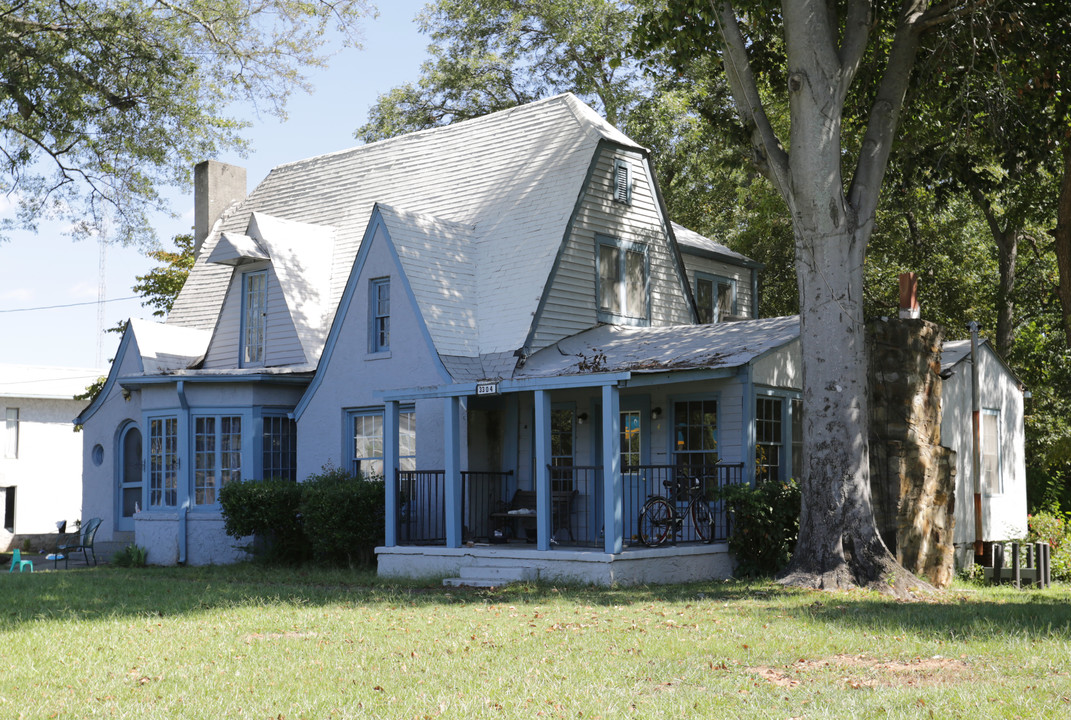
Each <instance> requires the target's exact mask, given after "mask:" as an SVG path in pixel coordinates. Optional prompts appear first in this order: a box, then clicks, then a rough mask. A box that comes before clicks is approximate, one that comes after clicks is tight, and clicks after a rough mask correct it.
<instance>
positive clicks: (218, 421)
mask: <svg viewBox="0 0 1071 720" xmlns="http://www.w3.org/2000/svg"><path fill="white" fill-rule="evenodd" d="M193 446H194V447H193V504H194V505H215V504H216V501H217V499H218V494H219V489H220V488H221V487H223V486H224V485H226V484H227V483H229V482H238V481H240V480H241V479H242V418H241V416H239V415H222V416H219V417H215V416H212V417H196V418H194V420H193Z"/></svg>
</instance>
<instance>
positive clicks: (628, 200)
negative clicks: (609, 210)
mask: <svg viewBox="0 0 1071 720" xmlns="http://www.w3.org/2000/svg"><path fill="white" fill-rule="evenodd" d="M614 202H619V203H624V204H626V205H631V204H632V168H630V167H629V164H628V163H627V162H625V161H624V160H614Z"/></svg>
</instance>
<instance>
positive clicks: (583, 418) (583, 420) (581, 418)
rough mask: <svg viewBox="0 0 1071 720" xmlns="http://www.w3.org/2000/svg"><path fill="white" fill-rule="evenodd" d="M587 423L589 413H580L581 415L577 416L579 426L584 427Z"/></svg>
mask: <svg viewBox="0 0 1071 720" xmlns="http://www.w3.org/2000/svg"><path fill="white" fill-rule="evenodd" d="M587 421H588V414H587V413H580V414H579V415H577V416H576V422H577V423H578V424H579V425H583V424H584V423H586V422H587Z"/></svg>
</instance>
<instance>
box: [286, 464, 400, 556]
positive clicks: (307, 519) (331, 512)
mask: <svg viewBox="0 0 1071 720" xmlns="http://www.w3.org/2000/svg"><path fill="white" fill-rule="evenodd" d="M302 490H303V492H302V496H301V517H302V520H303V522H304V525H305V533H306V535H307V536H308V538H309V543H310V544H311V546H312V550H313V553H314V554H315V556H316V558H317V559H319V560H323V561H325V562H328V563H331V564H338V565H346V566H350V567H352V566H354V565H371V564H373V563H374V562H375V547H376V545H379V544H381V543H382V542H383V534H384V514H383V504H384V486H383V481H382V480H380V479H375V480H364V479H361V478H359V477H354V476H353V475H350V474H349V473H348V472H346V471H345V470H342V469H339V468H330V467H324V468H323V471H322V472H321V473H320V474H318V475H311V476H310V477H309V478H308V479H307V480H306V481H305V482H304V483H302Z"/></svg>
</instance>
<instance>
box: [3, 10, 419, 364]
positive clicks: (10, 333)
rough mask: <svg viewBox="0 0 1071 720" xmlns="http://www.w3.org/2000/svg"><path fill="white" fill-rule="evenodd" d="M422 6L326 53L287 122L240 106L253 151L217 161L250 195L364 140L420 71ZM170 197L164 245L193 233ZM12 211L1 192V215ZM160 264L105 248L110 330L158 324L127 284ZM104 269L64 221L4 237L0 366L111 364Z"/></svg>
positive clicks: (390, 16) (367, 27)
mask: <svg viewBox="0 0 1071 720" xmlns="http://www.w3.org/2000/svg"><path fill="white" fill-rule="evenodd" d="M424 2H425V0H387V1H386V2H381V3H380V4H379V5H380V12H379V17H378V18H376V19H375V20H370V19H368V20H366V21H365V24H364V48H363V49H362V50H345V51H343V52H341V53H339V54H337V55H335V56H334V57H332V58H331V59H330V61H329V62H330V65H329V66H328V68H326V69H324V70H322V71H316V72H312V73H309V77H310V80H311V82H312V84H313V88H314V89H313V93H312V94H311V95H306V94H303V93H296V94H295V95H293V96H292V97H291V99H290V102H289V104H288V118H287V120H286V122H280V121H279V120H277V119H276V118H274V117H271V116H263V117H260V118H258V117H256V116H255V114H254V112H253V110H252V108H247V109H244V112H243V109H242V108H239V109H236V111H235V114H236V115H238V116H239V117H244V118H245V119H248V120H250V121H251V122H252V123H253V126H252V127H251V128H249V129H248V130H247V131H246V133H245V135H246V137H247V138H248V139H249V140H250V145H251V152H250V153H249V154H248V155H247V156H245V157H242V156H240V155H238V154H233V155H229V154H223V155H220V156H219V157H216V158H211V159H216V160H221V161H223V162H228V163H232V164H235V165H241V166H243V167H245V168H246V172H247V187H248V189H249V190H250V191H252V189H253V188H254V187H256V185H257V184H258V183H259V182H260V181H261V180H263V179H264V177H265V176H266V175H267V174H268V171H269V170H271V169H272V168H273V167H275V166H276V165H280V164H282V163H285V162H291V161H294V160H300V159H302V158H307V157H312V156H315V155H322V154H324V153H329V152H334V151H336V150H342V149H344V148H348V147H353V146H354V145H356V144H358V143H357V141H356V140H354V138H353V131H354V130H356V129H357V128H358V127H359V126H360V125H362V124H363V123H364V121H365V118H366V116H367V113H368V108H369V107H370V106H371V105H372V104H373V103H374V102H375V100H376V97H377V96H378V95H380V94H382V93H385V92H387V91H388V90H390V89H391V88H392V87H394V86H396V85H399V84H401V83H403V82H406V81H414V80H416V78H417V77H418V75H419V71H420V65H421V63H422V62H423V61H424V60H425V59H426V57H427V51H426V47H427V44H428V38H427V37H426V36H424V35H421V34H420V32H419V30H418V29H417V26H416V24H415V23H413V22H412V20H413V18H414V17H415V16H416V14H417V13H418V12H419V11H420V9H421V7H423V5H424ZM205 159H210V158H205ZM167 197H168V198H171V203H172V210H173V211H174V212H175V213H178V217H177V218H169V217H166V216H163V217H160V219H159V222H157V223H156V232H157V236H158V237H159V238H160V240H161V241H163V242H164V244H165V245H167V241H168V240H169V239H170V238H171V237H172V236H174V235H176V234H178V233H182V232H190V231H191V230H192V227H193V188H192V186H191V187H190V188H184V189H176V190H175V191H173V192H169V193H168V194H167ZM9 212H11V208H10V207H9V204H8V203H7V202H6V201H5V198H4V197H3V196H0V215H5V214H7V213H9ZM156 264H157V263H156V262H155V261H153V260H151V259H149V258H147V257H145V256H144V255H143V254H142V253H141V252H140V251H139V250H138V249H136V248H124V247H121V246H118V245H108V246H106V249H105V261H104V265H105V272H104V278H105V280H104V281H105V290H106V292H105V297H106V298H107V300H108V301H107V302H106V303H105V306H104V327H105V328H109V327H114V326H115V325H116V324H117V323H118V322H120V321H121V320H125V319H127V318H130V317H134V318H143V319H146V320H154V319H155V320H158V319H157V318H153V317H152V310H151V308H143V307H141V302H140V298H137V297H135V295H136V294H135V293H134V292H133V291H132V290H131V287H132V286H133V285H134V283H135V282H136V279H135V277H136V276H137V275H143V274H145V273H146V272H147V271H149V270H150V269H152V268H153V267H154V266H155V265H156ZM99 268H100V248H99V246H98V244H97V243H94V242H92V241H79V242H75V241H73V240H72V239H71V238H70V237H69V236H65V235H63V234H62V228H61V226H60V225H49V226H45V225H42V227H41V229H40V230H39V231H38V233H37V234H32V233H26V232H19V233H11V234H10V239H9V240H7V241H3V242H0V363H3V364H19V365H48V366H56V367H81V368H104V367H106V366H107V363H108V361H109V360H110V359H111V358H112V357H114V355H115V350H116V348H117V347H118V345H119V339H120V336H119V335H118V334H117V333H103V334H101V333H98V331H97V327H98V321H97V315H98V313H97V295H98V287H99V279H100V273H99ZM56 306H63V307H56ZM37 308H50V309H37Z"/></svg>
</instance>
